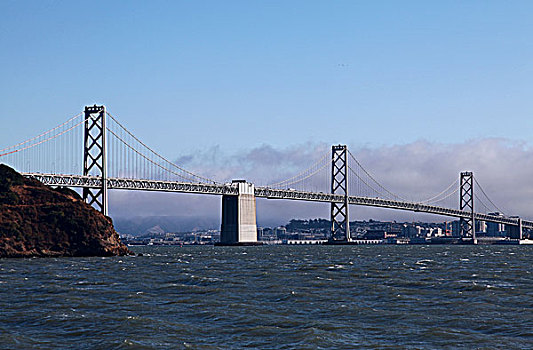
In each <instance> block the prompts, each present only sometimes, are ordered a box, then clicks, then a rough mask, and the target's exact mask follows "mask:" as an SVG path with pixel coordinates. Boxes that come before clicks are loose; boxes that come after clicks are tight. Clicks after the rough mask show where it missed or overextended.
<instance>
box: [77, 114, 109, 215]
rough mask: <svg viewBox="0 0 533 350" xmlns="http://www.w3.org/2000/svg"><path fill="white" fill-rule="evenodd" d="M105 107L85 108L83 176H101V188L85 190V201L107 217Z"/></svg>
mask: <svg viewBox="0 0 533 350" xmlns="http://www.w3.org/2000/svg"><path fill="white" fill-rule="evenodd" d="M105 120H106V112H105V106H97V105H94V106H86V107H85V132H84V142H83V175H84V176H88V175H91V176H99V177H100V178H101V180H102V185H101V187H99V188H84V189H83V200H84V201H85V202H86V203H88V204H89V205H92V206H94V207H95V208H96V209H97V210H99V211H100V212H102V214H104V215H107V159H106V137H105V135H106V123H105Z"/></svg>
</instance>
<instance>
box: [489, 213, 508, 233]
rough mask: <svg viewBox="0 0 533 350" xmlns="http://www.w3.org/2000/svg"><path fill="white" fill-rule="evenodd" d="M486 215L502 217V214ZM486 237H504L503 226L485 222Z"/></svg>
mask: <svg viewBox="0 0 533 350" xmlns="http://www.w3.org/2000/svg"><path fill="white" fill-rule="evenodd" d="M488 215H491V216H496V217H503V214H502V213H499V212H494V213H488ZM487 236H489V237H499V236H505V224H499V223H496V222H490V221H489V222H487Z"/></svg>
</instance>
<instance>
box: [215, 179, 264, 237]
mask: <svg viewBox="0 0 533 350" xmlns="http://www.w3.org/2000/svg"><path fill="white" fill-rule="evenodd" d="M231 186H233V187H236V189H237V193H238V194H237V195H223V196H222V225H221V227H220V245H254V244H258V242H257V221H256V207H255V187H254V185H253V184H251V183H248V182H246V181H244V180H233V181H232V183H231Z"/></svg>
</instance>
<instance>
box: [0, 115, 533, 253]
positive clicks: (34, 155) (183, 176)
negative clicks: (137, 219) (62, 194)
mask: <svg viewBox="0 0 533 350" xmlns="http://www.w3.org/2000/svg"><path fill="white" fill-rule="evenodd" d="M0 162H2V163H6V164H8V165H10V166H12V167H14V168H15V169H16V170H17V171H19V172H21V173H22V174H23V175H24V176H26V177H28V178H34V179H37V180H39V181H41V182H42V183H44V184H46V185H50V186H67V187H73V188H81V192H82V197H83V200H84V201H86V202H87V203H88V204H90V205H92V206H93V207H95V209H97V210H99V211H101V212H102V213H103V214H104V215H108V191H109V190H135V191H160V192H180V193H196V194H206V195H219V196H222V220H221V221H222V224H221V242H222V243H225V244H239V243H253V242H257V224H256V198H268V199H285V200H298V201H312V202H324V203H330V206H331V210H330V219H331V222H332V227H331V235H330V241H332V242H339V243H349V242H350V241H351V240H352V237H351V234H350V227H349V222H350V221H349V206H350V205H360V206H370V207H381V208H390V209H397V210H406V211H412V212H420V213H430V214H436V215H442V216H447V217H454V218H458V219H459V220H460V225H459V227H460V232H459V238H461V239H462V240H465V241H470V242H473V243H476V230H475V227H476V225H475V223H476V221H485V222H494V223H498V224H504V225H508V227H510V228H511V233H512V236H513V237H514V238H519V239H521V238H522V231H523V229H533V221H527V220H522V219H521V218H519V217H516V216H505V215H502V214H497V215H496V214H494V212H499V213H501V212H502V211H501V210H500V209H499V208H498V207H497V206H496V205H495V204H494V202H493V201H492V200H491V199H490V198H489V196H488V195H487V193H486V192H485V191H484V189H483V187H481V185H480V184H479V182H478V181H477V179H476V178H475V177H474V174H473V173H472V172H467V171H465V172H461V173H460V175H459V177H458V179H455V180H454V181H453V182H452V183H451V184H450V185H449V186H447V187H446V188H445V189H444V190H443V191H441V192H440V193H438V194H436V195H434V196H431V197H429V198H427V199H423V200H413V199H406V198H404V197H405V196H400V195H397V194H395V193H394V192H392V191H390V190H389V189H387V188H386V187H385V186H383V185H382V184H381V183H380V182H378V181H377V180H376V177H375V176H373V175H372V174H371V173H370V172H369V171H367V170H366V169H365V168H364V167H363V166H362V165H361V163H360V162H359V161H358V160H357V158H356V157H355V156H354V155H353V154H352V153H351V152H350V151H349V150H348V148H347V147H346V146H345V145H334V146H332V148H331V153H330V152H329V151H328V152H327V153H326V154H324V155H322V156H321V157H319V158H317V160H315V161H314V162H312V165H311V166H310V167H308V168H307V169H305V170H303V171H301V172H299V173H297V174H296V175H294V176H292V177H289V178H288V179H285V180H281V181H276V182H274V183H270V184H262V185H258V186H256V185H255V184H254V183H250V182H247V181H244V180H233V181H231V182H219V181H216V180H214V179H211V178H209V177H207V176H203V175H199V174H196V173H194V172H191V171H189V170H187V169H185V168H183V167H181V166H180V165H178V164H175V163H174V162H172V161H171V160H169V159H168V158H165V157H164V156H162V155H160V154H159V153H157V152H156V151H154V150H153V149H152V148H150V147H149V146H148V145H146V144H145V143H144V142H142V141H141V140H139V139H138V138H137V137H136V136H135V135H134V134H133V133H132V132H131V131H129V130H128V129H127V128H126V127H125V126H124V125H123V124H121V123H120V122H119V121H118V119H117V118H116V117H115V116H113V115H111V114H110V113H108V112H107V111H106V108H105V106H96V105H94V106H87V107H85V110H84V111H83V112H82V113H79V114H77V115H75V116H73V117H72V118H70V119H68V120H67V121H65V122H63V123H61V124H59V125H58V126H56V127H54V128H52V129H50V130H48V131H46V132H43V133H41V134H39V135H37V136H35V137H32V138H30V139H27V140H25V141H23V142H20V143H17V144H15V145H13V146H9V147H6V148H3V149H0ZM474 188H476V191H475V192H474ZM477 189H479V191H478V190H477ZM478 192H479V193H478ZM457 197H458V199H459V200H458V203H457V202H455V203H457V204H458V206H457V207H455V205H454V204H451V201H457Z"/></svg>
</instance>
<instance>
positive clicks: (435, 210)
mask: <svg viewBox="0 0 533 350" xmlns="http://www.w3.org/2000/svg"><path fill="white" fill-rule="evenodd" d="M23 175H24V176H25V177H27V178H34V179H37V180H39V181H41V182H42V183H44V184H45V185H50V186H67V187H82V188H83V187H86V188H100V187H101V186H102V179H101V178H100V177H96V176H82V175H59V174H40V173H24V174H23ZM107 186H108V189H115V190H140V191H159V192H180V193H197V194H211V195H237V194H238V190H237V187H236V186H233V185H232V184H209V183H190V182H175V181H158V180H138V179H123V178H108V179H107ZM255 196H256V197H260V198H268V199H292V200H300V201H313V202H326V203H342V202H344V200H345V198H344V195H339V194H330V193H322V192H320V193H317V192H305V191H296V190H288V189H287V190H284V189H273V188H267V187H255ZM348 203H349V204H354V205H364V206H370V207H381V208H390V209H398V210H407V211H413V212H421V213H430V214H436V215H442V216H450V217H456V218H470V216H471V213H469V212H467V211H462V210H458V209H451V208H444V207H439V206H434V205H427V204H421V203H414V202H402V201H395V200H388V199H380V198H370V197H359V196H348ZM474 218H475V220H483V221H489V222H495V223H501V224H506V225H514V226H518V225H519V219H517V218H509V217H501V216H492V215H487V214H482V213H474ZM522 227H523V228H528V229H533V221H526V220H522Z"/></svg>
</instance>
